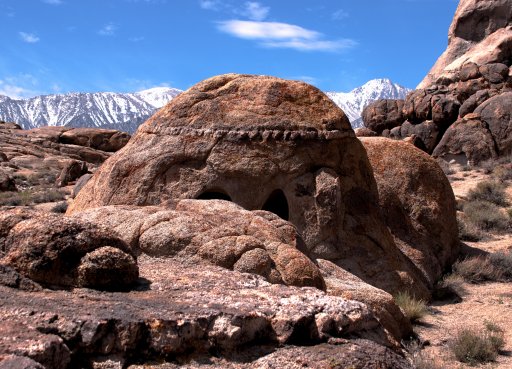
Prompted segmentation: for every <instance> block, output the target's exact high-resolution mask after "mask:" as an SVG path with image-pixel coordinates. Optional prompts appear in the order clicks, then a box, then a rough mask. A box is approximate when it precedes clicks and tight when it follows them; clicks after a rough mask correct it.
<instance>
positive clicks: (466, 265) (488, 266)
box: [453, 256, 502, 283]
mask: <svg viewBox="0 0 512 369" xmlns="http://www.w3.org/2000/svg"><path fill="white" fill-rule="evenodd" d="M453 272H454V273H455V274H457V275H459V276H461V277H462V278H464V280H465V281H466V282H469V283H481V282H485V281H499V280H501V279H502V272H501V270H500V269H498V268H496V267H495V266H494V265H493V264H492V263H491V262H490V260H489V258H488V257H486V256H475V257H471V258H467V259H464V260H461V261H457V262H455V263H454V264H453Z"/></svg>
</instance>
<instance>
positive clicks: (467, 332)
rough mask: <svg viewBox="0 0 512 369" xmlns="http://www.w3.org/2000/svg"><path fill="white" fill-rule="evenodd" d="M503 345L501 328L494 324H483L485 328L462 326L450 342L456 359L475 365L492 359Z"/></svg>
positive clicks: (503, 339)
mask: <svg viewBox="0 0 512 369" xmlns="http://www.w3.org/2000/svg"><path fill="white" fill-rule="evenodd" d="M504 346H505V338H504V335H503V330H502V329H501V328H499V327H498V326H497V325H495V324H489V323H486V324H485V329H482V330H476V329H471V328H463V329H461V330H459V331H458V332H457V334H456V336H455V338H454V340H453V341H452V342H451V344H450V348H451V350H452V352H453V353H454V355H455V357H456V359H457V360H458V361H460V362H463V363H468V364H470V365H475V364H478V363H486V362H489V361H494V360H495V359H496V357H497V356H498V353H499V351H500V350H502V349H503V347H504Z"/></svg>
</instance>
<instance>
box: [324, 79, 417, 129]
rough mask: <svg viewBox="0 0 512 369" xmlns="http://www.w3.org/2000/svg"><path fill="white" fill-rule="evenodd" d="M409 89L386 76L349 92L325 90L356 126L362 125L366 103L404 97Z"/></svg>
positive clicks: (353, 125)
mask: <svg viewBox="0 0 512 369" xmlns="http://www.w3.org/2000/svg"><path fill="white" fill-rule="evenodd" d="M410 91H412V90H411V89H409V88H406V87H403V86H400V85H398V84H396V83H393V82H392V81H391V80H390V79H388V78H379V79H372V80H371V81H368V82H366V83H365V84H364V85H362V86H361V87H357V88H355V89H353V90H352V91H350V92H327V96H329V98H330V99H331V100H332V101H334V103H335V104H336V105H338V106H339V107H340V108H341V109H342V110H343V111H344V112H345V114H346V115H347V117H348V119H349V120H350V123H352V127H353V128H358V127H361V126H362V121H361V113H362V112H363V109H364V108H365V107H366V106H367V105H369V104H371V103H372V102H374V101H377V100H381V99H405V97H406V96H407V94H408V93H409V92H410Z"/></svg>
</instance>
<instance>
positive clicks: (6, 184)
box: [0, 170, 16, 192]
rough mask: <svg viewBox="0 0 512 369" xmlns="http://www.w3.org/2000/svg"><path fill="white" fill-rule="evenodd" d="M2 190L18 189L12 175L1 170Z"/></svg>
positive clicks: (0, 188)
mask: <svg viewBox="0 0 512 369" xmlns="http://www.w3.org/2000/svg"><path fill="white" fill-rule="evenodd" d="M2 191H16V182H14V179H13V178H12V177H11V176H10V175H8V174H7V173H5V172H4V171H3V170H0V192H2Z"/></svg>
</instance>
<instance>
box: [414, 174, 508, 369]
mask: <svg viewBox="0 0 512 369" xmlns="http://www.w3.org/2000/svg"><path fill="white" fill-rule="evenodd" d="M450 177H451V183H452V187H453V190H454V193H455V195H456V197H457V198H464V197H465V196H466V195H467V192H468V191H469V190H470V189H471V188H473V187H475V186H476V184H477V183H478V182H480V181H482V180H485V179H489V176H488V175H486V174H483V173H481V172H477V171H461V170H458V171H457V172H456V173H455V174H454V175H451V176H450ZM454 179H455V180H454ZM511 191H512V186H509V188H508V190H507V192H508V193H509V196H510V195H511V194H512V193H511ZM510 198H511V199H512V196H510ZM467 245H469V246H471V247H474V248H478V249H481V250H484V251H487V252H496V251H506V250H510V249H512V234H505V235H495V236H493V237H491V238H490V239H488V240H485V241H481V242H468V243H467ZM464 289H465V294H464V296H463V301H462V302H460V303H448V304H446V303H445V304H443V303H436V302H434V303H433V304H432V305H431V306H430V309H431V312H432V314H431V315H429V316H427V317H425V318H423V319H422V322H421V323H420V324H418V325H417V326H416V327H415V331H416V332H417V334H418V336H419V338H420V340H421V341H423V342H424V343H425V347H424V349H423V350H422V351H421V354H422V355H424V357H425V356H426V357H429V358H430V359H431V360H432V362H433V363H435V364H437V365H435V366H434V365H432V368H436V369H437V368H446V369H452V368H454V369H461V368H471V366H469V365H467V364H462V363H460V362H458V361H457V360H456V359H455V357H454V356H453V354H451V351H450V348H449V345H450V341H451V339H452V338H453V337H454V336H455V334H456V332H457V331H458V330H460V329H461V328H462V327H474V328H478V329H480V328H483V327H484V323H485V322H486V321H488V322H493V323H496V324H498V325H499V326H500V327H501V328H502V329H503V330H504V334H505V340H506V346H505V349H504V351H503V352H502V353H501V354H500V355H499V356H498V358H497V360H496V362H493V363H488V364H482V365H479V366H476V367H477V368H496V369H512V283H483V284H478V285H475V284H468V283H465V284H464ZM473 368H474V366H473Z"/></svg>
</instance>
